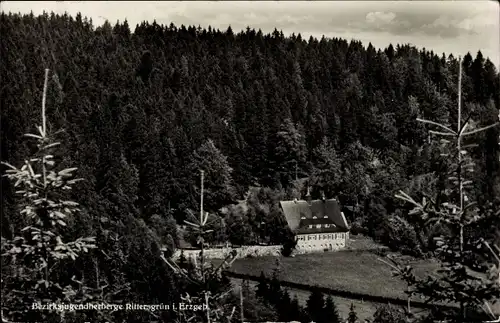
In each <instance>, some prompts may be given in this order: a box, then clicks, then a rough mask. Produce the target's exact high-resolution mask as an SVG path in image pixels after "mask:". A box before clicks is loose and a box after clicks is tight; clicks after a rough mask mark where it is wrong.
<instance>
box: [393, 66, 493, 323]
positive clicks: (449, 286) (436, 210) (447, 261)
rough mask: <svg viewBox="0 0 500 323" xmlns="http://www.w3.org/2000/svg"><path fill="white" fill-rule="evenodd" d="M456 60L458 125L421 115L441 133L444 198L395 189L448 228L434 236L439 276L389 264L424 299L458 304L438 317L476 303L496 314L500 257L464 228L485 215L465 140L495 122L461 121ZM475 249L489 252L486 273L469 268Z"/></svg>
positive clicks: (459, 315) (464, 316)
mask: <svg viewBox="0 0 500 323" xmlns="http://www.w3.org/2000/svg"><path fill="white" fill-rule="evenodd" d="M459 66H460V73H459V82H458V85H459V95H458V114H457V118H458V121H457V128H456V129H457V130H453V129H452V128H451V127H450V126H449V125H446V124H440V123H437V122H433V121H428V120H425V119H419V121H421V122H424V123H426V124H430V125H432V126H434V127H437V129H438V130H431V131H430V132H431V133H432V134H434V135H439V136H442V137H443V138H444V139H442V140H441V156H442V157H443V158H444V159H445V161H446V165H447V168H448V171H447V173H446V175H447V176H448V178H447V181H446V185H445V187H444V189H443V191H442V192H440V194H441V195H442V199H443V200H442V201H441V202H439V203H438V202H437V200H436V199H434V198H432V197H431V198H429V199H426V198H425V197H424V198H423V201H422V202H418V201H416V200H414V199H413V198H412V197H410V196H409V195H408V194H406V193H404V192H402V191H401V192H400V194H398V195H396V197H398V198H400V199H402V200H404V201H406V202H408V203H411V204H412V205H413V206H414V208H413V210H412V211H411V212H410V215H412V216H415V217H420V218H421V219H423V220H425V221H426V223H427V224H441V225H442V226H443V227H444V228H445V229H446V230H443V233H442V234H441V235H440V236H438V237H436V238H435V240H436V244H437V246H438V248H437V250H436V253H435V254H436V257H437V259H438V260H439V263H440V267H441V268H440V270H439V276H438V277H434V276H429V277H428V278H427V279H418V278H417V277H416V276H415V275H414V274H413V272H412V268H411V267H405V268H402V267H401V266H399V265H398V264H397V262H396V261H394V260H392V261H393V264H394V265H392V264H391V266H393V268H394V270H395V273H396V274H397V275H400V276H402V277H403V278H404V279H405V280H406V281H407V282H408V284H409V287H410V286H411V287H412V290H408V293H409V294H410V295H411V294H420V295H423V296H425V297H426V299H427V301H428V302H445V303H451V304H457V305H458V306H459V310H458V311H446V312H445V311H443V313H441V316H442V318H441V319H442V320H445V321H453V322H467V320H468V319H469V317H470V314H471V311H470V309H472V310H473V311H477V309H478V308H483V309H484V312H485V314H487V315H489V316H490V317H491V319H496V318H497V317H495V313H494V312H493V310H492V309H491V304H493V303H495V302H496V301H497V300H498V299H499V295H500V280H499V275H500V274H499V271H500V268H499V266H500V263H498V259H499V258H500V255H497V254H496V253H497V252H498V249H497V250H496V251H494V249H493V247H491V246H490V244H491V243H492V241H489V242H488V241H485V240H484V239H483V238H482V237H474V236H467V235H466V234H465V233H466V232H467V231H468V230H474V228H475V227H477V226H478V223H480V221H481V220H482V219H484V217H485V213H482V212H481V210H480V209H479V208H478V207H477V205H476V203H474V202H473V201H471V199H470V196H472V194H470V188H471V184H472V181H471V178H472V177H471V172H472V171H473V166H474V163H473V161H472V160H471V157H470V155H469V152H468V151H467V149H468V148H470V147H471V143H470V142H466V140H467V139H468V138H470V136H471V135H474V134H476V133H479V132H482V131H484V130H487V129H490V128H492V127H494V126H496V125H497V124H493V125H488V126H485V127H481V128H476V129H474V128H471V125H470V124H471V122H470V120H469V119H467V120H465V122H463V121H462V110H461V103H462V102H461V95H460V94H461V77H462V73H461V67H462V64H461V62H460V65H459ZM497 216H498V212H497ZM477 252H482V253H485V254H488V253H489V254H491V255H490V257H489V259H491V260H490V261H487V262H488V263H489V266H490V267H491V271H490V274H489V275H487V276H486V277H482V276H480V275H477V274H473V273H472V272H471V270H470V264H469V262H468V259H470V255H471V254H474V253H477ZM487 259H488V258H487Z"/></svg>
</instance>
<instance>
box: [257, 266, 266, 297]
mask: <svg viewBox="0 0 500 323" xmlns="http://www.w3.org/2000/svg"><path fill="white" fill-rule="evenodd" d="M255 296H257V297H258V298H260V299H262V300H267V298H268V296H269V284H268V283H267V278H266V275H265V274H264V272H263V271H261V272H260V277H259V283H258V284H257V289H256V291H255Z"/></svg>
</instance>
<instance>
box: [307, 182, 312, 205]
mask: <svg viewBox="0 0 500 323" xmlns="http://www.w3.org/2000/svg"><path fill="white" fill-rule="evenodd" d="M306 200H307V203H308V204H309V205H311V192H310V189H309V186H307V194H306Z"/></svg>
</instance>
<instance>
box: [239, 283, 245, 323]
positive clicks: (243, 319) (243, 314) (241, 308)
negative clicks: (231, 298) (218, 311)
mask: <svg viewBox="0 0 500 323" xmlns="http://www.w3.org/2000/svg"><path fill="white" fill-rule="evenodd" d="M243 312H244V308H243V281H241V286H240V313H241V314H240V318H241V323H243V322H245V313H243Z"/></svg>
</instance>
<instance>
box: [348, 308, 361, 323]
mask: <svg viewBox="0 0 500 323" xmlns="http://www.w3.org/2000/svg"><path fill="white" fill-rule="evenodd" d="M347 322H348V323H357V322H358V314H357V313H356V311H355V307H354V304H353V303H351V307H350V308H349V316H348V317H347Z"/></svg>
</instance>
